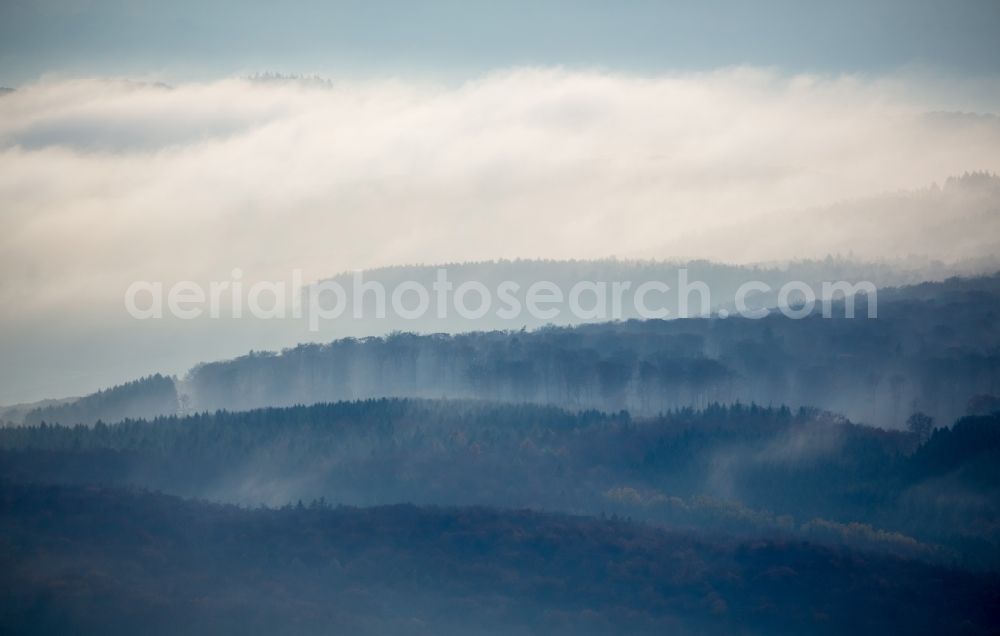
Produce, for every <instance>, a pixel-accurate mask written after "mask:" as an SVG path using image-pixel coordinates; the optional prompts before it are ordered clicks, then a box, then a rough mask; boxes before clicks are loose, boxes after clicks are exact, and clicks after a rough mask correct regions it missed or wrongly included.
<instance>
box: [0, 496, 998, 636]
mask: <svg viewBox="0 0 1000 636" xmlns="http://www.w3.org/2000/svg"><path fill="white" fill-rule="evenodd" d="M0 535H2V536H3V537H4V545H5V549H4V551H3V567H2V568H0V581H2V587H3V589H4V590H5V592H4V594H3V595H2V597H0V624H2V625H3V626H4V627H5V629H6V630H7V631H8V632H9V633H17V634H35V633H64V634H65V633H72V634H81V635H86V634H99V635H100V636H114V635H118V634H135V633H143V634H181V633H183V634H190V635H198V634H212V635H213V636H216V635H219V634H233V635H236V634H239V635H240V636H255V635H258V634H259V635H263V634H274V633H295V634H302V635H309V634H329V633H350V634H360V635H364V634H373V635H374V634H378V635H380V636H391V635H394V634H400V635H403V634H405V635H407V636H410V635H417V636H419V635H422V634H426V635H428V636H430V635H433V636H449V635H452V634H454V635H462V636H467V635H470V634H473V635H493V634H497V635H499V634H504V635H509V634H538V633H546V634H556V635H558V634H566V635H569V634H572V635H574V636H577V635H598V634H609V635H610V634H621V633H628V634H664V633H669V634H678V635H682V636H683V635H687V634H691V635H694V634H697V635H713V634H732V633H741V634H803V633H810V634H843V633H855V634H880V635H881V634H887V633H905V634H969V635H978V634H989V633H994V629H995V626H996V622H997V620H998V619H1000V616H998V607H1000V605H998V603H997V598H998V593H1000V581H998V580H997V579H996V577H995V576H994V575H982V574H970V573H968V572H963V571H958V570H953V569H949V568H944V567H937V566H929V565H925V564H922V563H918V562H913V561H907V560H902V559H898V558H891V557H879V556H875V555H871V554H861V553H857V552H854V551H851V550H848V549H843V548H823V547H819V546H815V545H811V544H807V543H801V542H795V541H782V540H769V541H754V542H749V543H735V542H723V541H717V540H715V541H713V540H711V539H708V538H705V537H701V538H694V537H693V536H692V535H688V534H681V533H676V532H668V531H665V530H661V529H658V528H656V527H651V526H645V525H637V524H633V523H627V522H623V521H620V520H601V519H593V518H589V519H588V518H579V517H569V516H564V515H554V514H540V513H533V512H526V511H521V512H515V511H510V512H502V511H495V510H490V509H483V508H444V509H440V508H417V507H414V506H390V507H380V508H373V509H354V508H330V507H328V506H325V505H323V504H322V503H320V502H316V503H313V504H312V505H309V506H305V507H303V506H288V507H285V508H282V509H280V510H275V509H255V510H250V509H238V508H235V507H230V506H219V505H211V504H206V503H197V502H190V501H182V500H179V499H175V498H172V497H168V496H163V495H152V494H142V493H128V492H121V491H117V490H109V489H104V488H97V487H88V488H85V489H80V488H67V487H38V486H11V485H5V484H0Z"/></svg>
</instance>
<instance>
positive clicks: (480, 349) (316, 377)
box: [181, 276, 1000, 428]
mask: <svg viewBox="0 0 1000 636" xmlns="http://www.w3.org/2000/svg"><path fill="white" fill-rule="evenodd" d="M882 296H883V297H882V298H881V299H880V300H879V304H878V316H877V318H874V319H869V318H867V314H866V304H865V302H864V300H863V299H861V300H859V301H858V307H856V310H857V313H856V316H857V317H856V318H855V319H846V318H843V317H842V316H843V313H842V311H841V309H842V308H841V309H838V311H835V312H834V316H833V317H832V318H824V317H823V316H821V315H820V314H819V313H816V314H814V315H812V316H810V317H808V318H806V319H802V320H790V319H788V318H786V317H785V316H783V315H781V314H773V315H771V316H768V317H766V318H764V319H761V320H751V319H744V318H727V319H720V318H713V319H682V320H669V321H660V320H650V321H627V322H623V323H608V324H598V325H583V326H579V327H575V328H570V327H558V328H557V327H550V328H544V329H539V330H536V331H522V332H499V331H498V332H473V333H467V334H459V335H453V336H448V335H426V336H418V335H414V334H408V333H399V334H394V335H390V336H387V337H384V338H368V339H362V340H356V339H346V340H338V341H335V342H332V343H330V344H326V345H302V346H299V347H296V348H294V349H289V350H286V351H283V352H281V353H252V354H250V355H247V356H244V357H242V358H238V359H235V360H231V361H226V362H218V363H210V364H204V365H201V366H198V367H196V368H195V369H193V370H192V371H191V372H190V374H189V375H188V377H187V378H186V380H185V381H184V382H183V384H182V386H181V392H182V393H183V394H184V395H186V396H188V399H189V400H190V406H191V408H193V409H195V410H201V409H215V408H228V409H242V408H252V407H258V406H268V405H291V404H297V403H306V404H307V403H313V402H318V401H325V400H340V399H357V398H366V397H378V396H423V397H442V396H450V397H478V398H486V399H494V400H507V401H514V402H536V403H549V404H557V405H561V406H566V407H569V408H601V409H606V410H617V409H623V408H624V409H628V410H630V411H631V412H633V413H637V414H652V413H657V412H659V411H661V410H665V409H670V408H674V407H684V406H703V405H705V404H708V403H710V402H713V401H719V402H733V401H737V400H741V401H744V402H750V401H754V402H757V403H765V404H767V403H773V404H790V405H793V406H798V405H807V406H816V407H819V408H823V409H828V410H832V411H836V412H840V413H843V414H845V415H847V416H848V417H850V418H851V419H854V420H861V421H867V422H870V423H873V424H877V425H881V426H886V427H890V428H892V427H902V425H903V422H904V421H905V420H906V419H907V418H908V417H909V416H910V415H911V414H912V413H914V412H916V411H922V412H925V413H928V414H930V415H931V416H933V417H936V418H937V419H938V421H940V422H948V421H951V420H953V419H955V418H957V417H959V416H961V415H963V414H965V413H966V409H967V404H968V402H969V400H970V399H971V398H973V397H975V396H977V395H998V394H1000V326H998V325H1000V321H998V320H997V319H996V318H997V316H998V315H1000V276H992V277H987V278H981V279H973V280H965V279H955V280H951V281H948V282H946V283H941V284H936V285H921V286H917V287H914V288H904V289H901V290H890V291H888V292H883V294H882Z"/></svg>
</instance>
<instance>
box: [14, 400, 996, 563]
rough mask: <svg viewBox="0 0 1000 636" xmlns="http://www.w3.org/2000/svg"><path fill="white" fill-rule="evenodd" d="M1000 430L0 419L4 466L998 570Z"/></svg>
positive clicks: (525, 408) (778, 414)
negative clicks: (529, 511)
mask: <svg viewBox="0 0 1000 636" xmlns="http://www.w3.org/2000/svg"><path fill="white" fill-rule="evenodd" d="M998 430H1000V423H998V417H997V416H980V417H972V418H965V419H962V420H960V421H959V422H958V423H957V424H956V425H955V426H954V427H952V428H951V429H940V430H938V431H936V432H935V433H934V435H932V436H931V437H930V438H929V439H928V440H926V441H925V442H921V439H920V438H919V437H918V436H916V435H914V434H911V433H904V432H892V431H884V430H881V429H875V428H870V427H866V426H859V425H856V424H853V423H851V422H849V421H847V420H845V419H844V418H841V417H839V416H836V415H832V414H829V413H826V412H823V411H818V410H816V409H804V408H803V409H797V410H794V411H793V410H791V409H788V408H785V407H761V406H757V405H740V404H736V405H730V406H724V405H712V406H710V407H708V408H706V409H702V410H694V409H681V410H678V411H672V412H670V413H665V414H663V415H661V416H657V417H650V418H641V417H640V418H636V417H633V416H631V415H630V414H628V413H627V412H624V411H622V412H617V413H603V412H600V411H593V410H591V411H581V412H571V411H567V410H563V409H559V408H556V407H551V406H538V405H530V404H519V405H518V404H503V403H500V404H497V403H487V402H481V401H462V400H459V401H456V400H444V401H439V400H400V399H380V400H366V401H357V402H341V403H334V404H318V405H312V406H298V407H289V408H281V409H278V408H267V409H257V410H251V411H246V412H228V411H219V412H215V413H202V414H196V415H191V416H186V417H178V416H169V417H161V418H157V419H155V420H152V421H144V420H134V421H133V420H129V421H125V422H122V423H120V424H115V425H105V424H98V425H97V426H94V427H86V426H75V427H65V426H50V425H39V426H30V427H10V428H5V429H0V449H2V451H0V475H2V476H3V477H4V478H6V479H8V480H12V481H15V482H21V483H31V482H38V483H75V484H90V483H105V484H120V485H130V486H137V487H142V488H153V489H158V490H162V491H164V492H171V493H175V494H179V495H184V496H192V497H200V498H209V499H214V500H220V501H230V502H238V503H244V504H252V505H256V504H261V503H265V504H269V505H279V506H280V505H283V504H285V503H288V502H290V501H296V500H298V499H304V500H306V501H309V500H312V499H318V498H325V499H326V500H328V501H332V502H338V503H348V504H356V505H372V504H384V503H396V502H414V503H423V504H462V505H478V504H484V505H496V506H505V507H514V508H517V507H531V508H537V509H548V510H563V511H568V512H575V513H583V514H599V513H602V512H607V513H615V514H621V515H626V516H631V517H634V518H637V519H647V520H650V521H658V522H665V523H671V524H674V525H676V526H678V527H700V528H709V529H714V530H716V531H724V532H735V533H737V534H747V533H749V534H753V535H765V534H767V533H775V532H777V533H791V534H792V535H794V536H809V537H813V538H815V539H816V540H825V541H833V542H837V543H844V542H846V543H848V544H850V545H855V546H863V547H869V548H873V549H877V550H888V551H891V552H894V553H900V554H907V555H921V556H925V557H928V558H934V559H936V560H942V559H943V560H946V561H951V560H954V559H956V558H959V559H961V560H963V561H966V560H969V561H974V562H976V563H978V564H979V565H987V564H990V565H989V566H990V567H993V565H992V564H997V565H1000V536H998V535H997V533H996V531H995V528H996V520H997V519H998V518H1000V517H998V501H997V492H998V489H997V488H996V486H997V485H998V484H1000V475H998V474H997V469H996V466H998V465H1000V463H998V462H997V459H998V458H1000V444H998V442H997V439H998V436H997V431H998ZM942 492H947V493H948V495H949V496H948V497H942V496H940V495H941V493H942ZM970 502H975V503H974V504H973V503H970ZM935 546H936V547H935Z"/></svg>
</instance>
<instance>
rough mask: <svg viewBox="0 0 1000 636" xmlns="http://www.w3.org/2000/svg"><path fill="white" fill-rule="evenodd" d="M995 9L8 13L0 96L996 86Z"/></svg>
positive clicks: (963, 4) (238, 8) (989, 0)
mask: <svg viewBox="0 0 1000 636" xmlns="http://www.w3.org/2000/svg"><path fill="white" fill-rule="evenodd" d="M997 33H1000V5H998V3H997V2H996V1H995V0H950V1H947V2H945V1H928V0H840V1H838V2H802V1H797V0H764V1H762V2H749V1H741V0H730V1H723V2H719V1H715V2H713V1H703V0H698V1H695V0H691V1H681V2H669V1H665V0H628V1H626V2H611V1H607V2H595V1H593V0H555V1H548V2H540V1H538V0H509V1H507V2H492V1H491V2H476V1H474V0H444V1H440V0H439V1H433V0H432V1H426V2H412V1H409V0H395V1H385V0H381V1H379V0H354V1H348V2H343V1H342V2H336V1H333V2H325V1H319V0H317V1H312V2H296V1H294V0H293V1H290V2H266V1H263V0H249V1H246V0H239V1H237V0H228V1H222V2H206V1H204V0H173V1H171V2H161V1H157V0H64V1H53V0H4V2H2V3H0V85H8V86H19V85H21V84H23V83H24V82H27V81H30V80H32V79H35V78H37V77H38V76H39V75H41V74H44V73H53V72H56V73H70V74H83V75H92V74H99V75H107V74H112V75H130V76H135V75H157V76H160V77H168V78H171V79H175V80H180V79H192V78H194V79H208V78H216V77H220V76H228V75H233V74H246V73H254V72H258V71H280V72H295V73H320V74H324V75H359V74H360V75H370V74H387V75H396V74H399V73H407V74H411V75H412V74H425V75H432V76H435V77H440V76H446V75H459V76H461V75H470V74H477V73H481V72H483V71H488V70H493V69H497V68H505V67H509V66H525V65H529V66H535V65H543V66H549V65H570V66H584V67H595V66H596V67H601V68H614V69H619V70H631V71H639V72H657V71H677V70H709V69H714V68H717V67H720V66H730V65H752V66H773V67H776V68H778V69H781V70H783V71H785V72H823V73H842V72H850V73H857V72H886V71H892V70H896V69H898V68H901V67H905V66H910V65H921V66H931V67H934V68H939V69H943V70H945V71H949V72H957V73H961V74H995V73H996V72H997V71H998V65H997V60H1000V38H998V37H997V35H996V34H997Z"/></svg>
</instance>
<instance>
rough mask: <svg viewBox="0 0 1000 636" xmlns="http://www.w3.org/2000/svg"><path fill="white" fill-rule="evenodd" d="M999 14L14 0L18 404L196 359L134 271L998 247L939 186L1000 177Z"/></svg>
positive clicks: (318, 269)
mask: <svg viewBox="0 0 1000 636" xmlns="http://www.w3.org/2000/svg"><path fill="white" fill-rule="evenodd" d="M997 6H998V5H997V3H996V2H948V3H929V2H915V1H909V2H858V3H850V2H848V3H844V2H840V3H825V4H824V5H822V6H810V7H807V3H802V2H765V3H746V2H732V3H707V4H706V3H693V2H692V3H665V2H648V3H647V2H629V3H620V2H619V3H596V2H550V3H544V4H542V3H539V2H531V3H520V2H512V3H481V4H476V3H471V2H436V3H414V2H399V3H384V2H383V3H372V2H352V3H332V4H331V3H293V4H292V5H291V6H289V5H288V3H264V2H239V3H237V2H232V3H204V2H183V1H182V2H173V3H167V2H121V3H118V2H88V1H85V0H78V1H76V2H49V1H38V0H34V1H30V2H16V1H15V2H11V1H10V0H8V1H6V2H2V3H0V85H6V86H9V87H13V88H15V89H16V90H14V91H13V92H8V93H6V94H4V95H0V201H2V204H0V224H2V228H0V229H2V231H0V303H2V305H3V306H4V312H3V314H2V316H0V361H2V362H0V403H2V402H12V401H20V400H24V399H36V398H39V397H46V396H58V395H61V394H65V393H67V392H74V393H78V392H82V391H86V390H93V389H96V388H98V387H99V386H103V385H106V384H107V383H108V382H109V381H121V380H125V379H128V378H129V377H132V376H134V375H136V374H138V373H143V372H151V371H156V370H162V371H166V372H171V373H173V372H179V371H183V370H184V369H183V368H178V365H179V364H180V363H179V362H178V361H179V360H183V361H184V362H185V363H190V362H193V361H196V360H198V359H199V358H198V357H197V356H198V355H201V354H203V353H204V352H205V347H204V342H205V337H204V336H205V334H201V336H200V337H199V336H198V334H187V336H184V337H181V336H176V338H175V336H173V335H172V336H170V337H169V338H168V337H166V336H163V334H159V336H158V337H156V338H153V337H152V336H150V334H149V331H148V325H143V326H138V325H135V324H133V323H134V321H133V322H131V323H130V322H128V321H127V320H125V321H123V320H122V318H123V317H124V311H123V303H122V297H123V293H124V289H125V288H126V287H127V286H128V284H129V283H130V282H131V281H134V280H160V281H165V282H168V283H169V282H171V281H175V280H182V279H190V280H195V281H199V282H206V283H207V282H208V281H211V280H223V279H226V278H227V277H228V275H229V272H230V271H231V270H232V268H234V267H239V268H241V269H243V270H244V271H245V272H246V274H247V277H248V280H252V279H266V280H286V279H287V278H288V276H289V273H290V271H291V270H292V269H293V268H294V269H301V270H302V271H303V272H304V275H305V277H306V279H307V280H311V279H316V278H323V277H326V276H330V275H332V274H335V273H337V272H341V271H344V270H349V269H356V268H365V267H374V266H381V265H394V264H405V263H420V262H422V263H433V262H441V261H461V260H472V259H475V260H480V259H487V258H497V257H546V258H599V257H604V256H608V255H612V254H613V255H617V256H622V257H628V256H643V257H653V258H692V257H699V258H709V259H713V260H720V261H728V262H756V261H760V260H768V261H775V260H782V259H792V258H803V257H817V258H821V257H823V256H826V255H827V254H829V253H838V252H839V253H847V252H854V253H855V254H856V255H858V256H861V257H864V258H896V257H906V256H911V255H917V256H920V257H925V258H937V259H942V260H946V261H953V260H957V259H960V258H967V257H976V256H986V255H991V254H992V253H994V252H995V251H996V247H997V246H996V241H995V240H994V238H993V237H994V232H993V230H994V227H993V225H989V223H986V222H985V221H983V222H980V221H976V220H975V219H984V218H986V219H990V220H992V219H995V218H997V215H996V214H993V215H992V216H989V215H990V214H991V213H992V212H991V211H994V210H995V209H996V201H995V200H991V199H989V197H988V196H987V197H986V198H985V199H984V198H983V197H979V196H978V195H977V196H972V197H964V196H963V197H958V198H956V197H951V198H949V199H948V203H947V204H946V205H941V204H939V203H940V202H939V201H938V199H934V198H930V199H929V198H927V196H928V195H927V193H928V192H930V190H929V188H931V186H932V184H935V183H937V184H943V183H944V182H945V180H946V179H947V178H948V177H949V176H953V175H958V174H962V173H963V172H965V171H971V170H980V171H988V172H1000V119H998V117H997V113H998V112H1000V98H998V96H1000V75H998V68H997V67H998V65H997V60H1000V44H998V41H1000V38H997V37H996V33H1000V22H998V16H1000V10H998V9H997ZM262 73H287V74H297V75H310V76H311V75H318V76H320V77H321V78H323V79H322V81H319V80H316V81H292V80H274V79H272V80H267V81H264V80H261V79H248V77H250V76H256V75H258V74H262ZM899 192H910V193H913V196H912V197H911V198H907V197H903V198H902V199H899V198H898V197H897V199H894V200H893V201H894V202H893V203H892V204H891V205H888V204H887V205H881V204H877V203H872V198H873V197H875V198H876V199H877V197H880V196H883V195H885V194H886V193H899ZM908 196H909V195H908ZM886 210H888V212H886ZM984 215H986V216H984ZM970 219H971V220H970ZM990 222H992V221H990ZM873 223H874V225H873ZM977 223H978V225H977ZM765 228H766V229H765ZM943 228H944V229H943ZM945 230H946V231H947V232H950V233H951V234H949V235H948V237H949V239H948V240H946V241H945V240H940V237H941V236H943V234H942V232H943V231H945ZM962 233H964V234H962ZM111 325H113V327H112V326H111ZM185 329H193V327H185ZM160 336H162V337H160ZM213 337H214V336H213ZM154 342H155V343H156V344H155V346H154V345H153V344H151V343H154ZM269 344H270V343H255V342H253V341H243V340H238V341H235V343H234V344H232V346H230V348H228V349H220V350H213V351H214V352H215V353H213V354H212V355H216V354H217V353H218V351H224V352H225V354H226V355H235V354H237V353H240V352H241V351H243V350H245V349H249V348H251V347H252V348H261V346H262V345H263V346H267V345H269ZM157 351H159V352H160V354H159V356H160V357H158V354H157ZM139 352H141V356H140V355H139ZM137 360H138V361H137ZM161 363H162V364H161ZM97 367H99V369H98V368H97Z"/></svg>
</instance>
